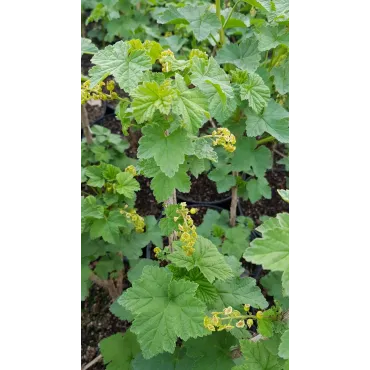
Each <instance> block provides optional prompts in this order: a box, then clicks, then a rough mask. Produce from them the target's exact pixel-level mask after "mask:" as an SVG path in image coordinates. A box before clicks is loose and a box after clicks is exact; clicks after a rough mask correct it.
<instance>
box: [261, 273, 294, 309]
mask: <svg viewBox="0 0 370 370" xmlns="http://www.w3.org/2000/svg"><path fill="white" fill-rule="evenodd" d="M282 275H283V274H282V273H281V272H279V271H270V272H269V273H268V274H267V275H265V276H264V277H263V278H262V279H261V280H260V281H261V284H262V286H263V287H264V288H265V289H266V290H267V294H268V295H269V296H271V297H274V300H275V301H279V303H280V304H281V307H282V308H283V309H284V310H287V309H288V308H289V298H288V297H284V296H283V288H282V281H281V278H282Z"/></svg>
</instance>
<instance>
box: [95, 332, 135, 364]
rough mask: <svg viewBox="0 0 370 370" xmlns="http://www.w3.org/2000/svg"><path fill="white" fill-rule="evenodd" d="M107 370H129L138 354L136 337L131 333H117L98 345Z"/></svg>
mask: <svg viewBox="0 0 370 370" xmlns="http://www.w3.org/2000/svg"><path fill="white" fill-rule="evenodd" d="M99 347H100V352H101V354H102V355H103V359H104V364H105V365H106V369H107V370H129V369H130V367H131V361H132V359H133V358H134V357H135V356H136V354H137V353H139V352H140V346H139V343H138V342H137V340H136V335H135V334H133V333H131V331H126V333H125V334H123V335H122V334H121V333H117V334H114V335H111V336H110V337H108V338H105V339H103V340H102V341H101V342H100V343H99Z"/></svg>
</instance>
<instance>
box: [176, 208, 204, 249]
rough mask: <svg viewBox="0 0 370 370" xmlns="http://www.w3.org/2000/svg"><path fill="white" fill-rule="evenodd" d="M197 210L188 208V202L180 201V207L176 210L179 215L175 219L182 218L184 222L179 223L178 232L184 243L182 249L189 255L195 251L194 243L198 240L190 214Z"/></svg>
mask: <svg viewBox="0 0 370 370" xmlns="http://www.w3.org/2000/svg"><path fill="white" fill-rule="evenodd" d="M196 212H197V209H196V208H192V209H190V210H189V209H188V208H187V207H186V203H185V202H182V203H180V208H179V209H178V210H177V211H176V213H178V214H179V216H177V217H174V221H175V222H177V221H178V220H179V218H182V220H183V222H182V223H180V224H179V225H178V233H179V236H180V241H181V242H182V243H183V245H182V249H183V250H184V251H185V253H186V255H187V256H191V255H192V254H193V253H194V251H195V248H194V244H195V242H196V241H197V237H198V235H197V231H196V227H195V225H194V222H193V219H192V218H191V216H190V215H189V213H190V214H192V215H193V214H195V213H196Z"/></svg>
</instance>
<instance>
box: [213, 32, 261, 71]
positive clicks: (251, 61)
mask: <svg viewBox="0 0 370 370" xmlns="http://www.w3.org/2000/svg"><path fill="white" fill-rule="evenodd" d="M216 60H217V62H218V63H220V64H225V63H231V64H234V65H235V66H237V67H238V68H240V69H243V70H246V71H248V72H255V70H256V69H257V68H258V66H259V62H260V60H261V54H260V52H259V51H258V44H257V40H256V39H254V38H249V39H246V40H244V41H243V42H241V43H240V44H239V45H238V44H227V45H224V46H223V47H222V49H221V50H220V51H219V52H218V53H217V56H216Z"/></svg>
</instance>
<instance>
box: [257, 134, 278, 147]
mask: <svg viewBox="0 0 370 370" xmlns="http://www.w3.org/2000/svg"><path fill="white" fill-rule="evenodd" d="M274 140H276V139H275V138H274V137H273V136H267V137H265V138H263V139H261V140H257V145H261V144H265V143H269V142H270V141H274Z"/></svg>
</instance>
